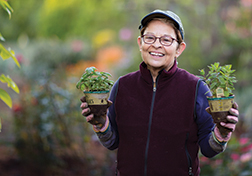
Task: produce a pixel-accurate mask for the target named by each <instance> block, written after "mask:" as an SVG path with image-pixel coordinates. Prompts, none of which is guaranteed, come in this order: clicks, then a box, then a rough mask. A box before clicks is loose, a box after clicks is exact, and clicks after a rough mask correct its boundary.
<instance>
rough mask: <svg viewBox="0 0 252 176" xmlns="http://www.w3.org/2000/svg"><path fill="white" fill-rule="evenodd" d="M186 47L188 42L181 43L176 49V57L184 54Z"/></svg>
mask: <svg viewBox="0 0 252 176" xmlns="http://www.w3.org/2000/svg"><path fill="white" fill-rule="evenodd" d="M185 48H186V43H185V42H182V43H180V45H179V46H178V49H177V51H176V58H178V57H179V56H180V55H181V54H182V52H183V51H184V50H185Z"/></svg>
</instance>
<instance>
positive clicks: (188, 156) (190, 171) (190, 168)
mask: <svg viewBox="0 0 252 176" xmlns="http://www.w3.org/2000/svg"><path fill="white" fill-rule="evenodd" d="M188 138H189V133H186V142H185V152H186V157H187V161H188V175H190V176H193V175H194V174H193V168H192V158H191V156H190V153H189V151H188V148H187V140H188Z"/></svg>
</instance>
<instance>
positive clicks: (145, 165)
mask: <svg viewBox="0 0 252 176" xmlns="http://www.w3.org/2000/svg"><path fill="white" fill-rule="evenodd" d="M158 77H159V76H158ZM158 77H157V79H156V82H153V94H152V101H151V109H150V116H149V126H148V136H147V142H146V148H145V158H144V176H147V162H148V151H149V143H150V133H151V124H152V116H153V108H154V101H155V96H156V90H157V81H158Z"/></svg>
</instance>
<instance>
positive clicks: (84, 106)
mask: <svg viewBox="0 0 252 176" xmlns="http://www.w3.org/2000/svg"><path fill="white" fill-rule="evenodd" d="M80 100H81V102H82V103H81V105H80V108H81V109H82V112H81V114H82V115H83V116H84V117H85V118H86V120H87V122H89V123H91V124H92V125H97V124H93V123H92V119H93V118H94V114H91V110H90V108H89V107H88V104H87V102H86V98H85V96H83V97H81V99H80Z"/></svg>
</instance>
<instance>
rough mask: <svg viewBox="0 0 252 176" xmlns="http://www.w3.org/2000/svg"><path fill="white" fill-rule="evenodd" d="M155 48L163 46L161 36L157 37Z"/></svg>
mask: <svg viewBox="0 0 252 176" xmlns="http://www.w3.org/2000/svg"><path fill="white" fill-rule="evenodd" d="M152 45H153V46H154V47H155V48H159V47H162V44H161V43H160V38H157V39H156V41H155V42H154V43H153V44H152Z"/></svg>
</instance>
